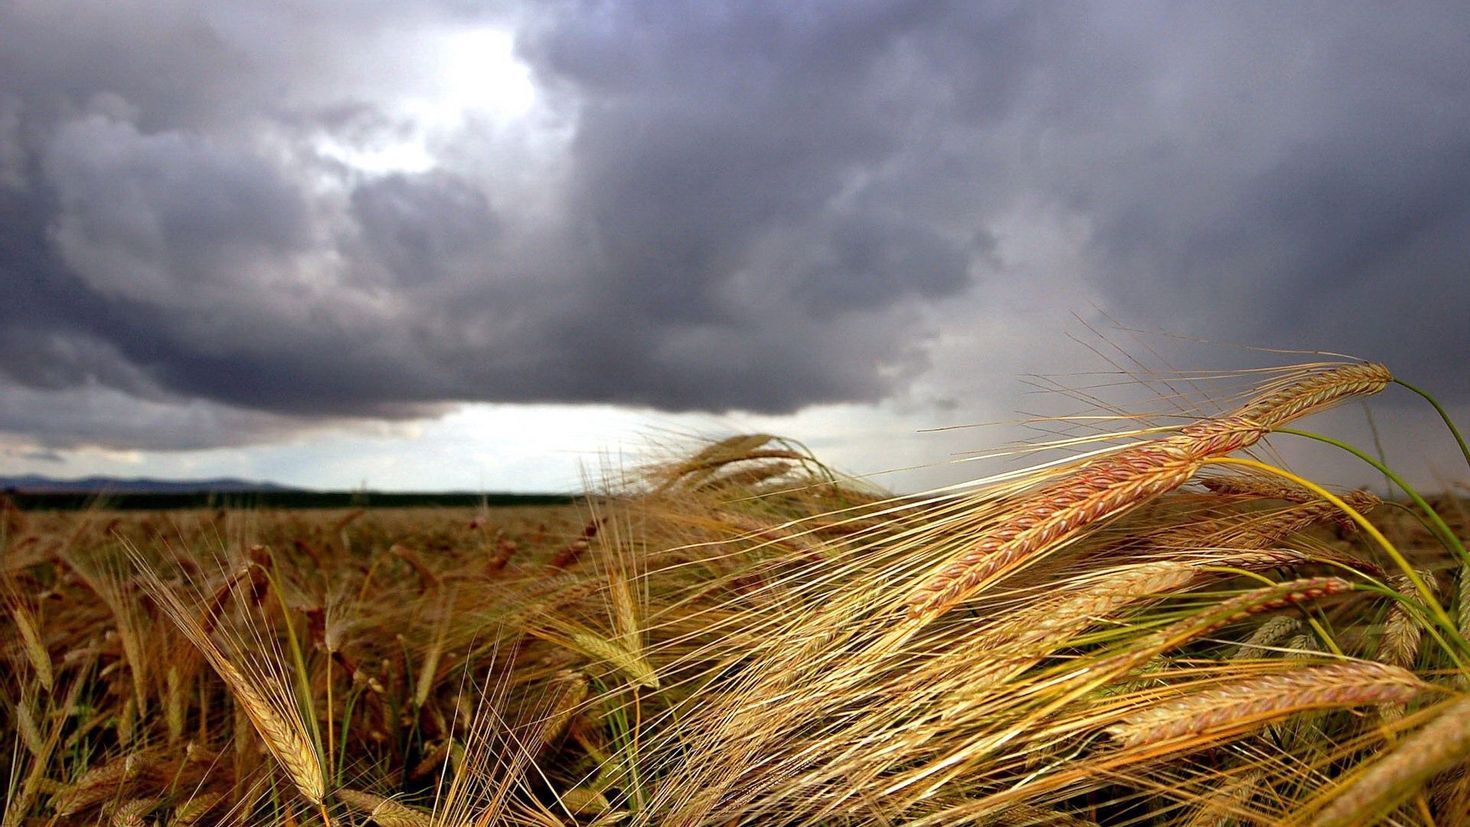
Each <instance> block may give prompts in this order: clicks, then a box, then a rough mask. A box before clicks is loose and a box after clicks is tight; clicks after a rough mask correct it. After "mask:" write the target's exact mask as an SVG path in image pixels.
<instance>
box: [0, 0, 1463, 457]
mask: <svg viewBox="0 0 1470 827" xmlns="http://www.w3.org/2000/svg"><path fill="white" fill-rule="evenodd" d="M477 38H478V39H477ZM1467 42H1470V10H1467V9H1466V8H1464V7H1463V5H1461V4H1443V5H1421V6H1413V7H1388V6H1384V5H1354V6H1342V5H1313V4H1296V5H1291V6H1276V5H1267V4H1261V5H1254V6H1246V7H1239V6H1237V7H1231V8H1228V9H1227V8H1221V7H1210V6H1203V5H1197V6H1180V5H1177V4H1159V5H1156V6H1144V5H1138V4H1130V5H1128V6H1126V7H1125V6H1118V5H1113V4H1095V5H1071V6H1066V7H1062V6H1054V5H1042V4H1010V3H996V4H972V3H956V4H943V3H929V2H912V3H905V2H888V3H795V4H793V3H759V2H752V3H738V4H715V3H706V2H689V3H685V4H671V3H664V2H658V3H652V2H648V3H641V2H617V3H592V2H585V3H584V2H565V3H551V4H539V3H536V4H524V5H517V4H505V5H501V6H497V7H495V8H493V9H491V10H488V11H482V10H479V9H478V8H477V7H476V5H475V4H464V5H460V4H452V3H430V2H425V3H393V4H387V3H383V4H378V3H365V4H351V5H350V6H349V5H346V4H344V5H341V6H335V7H333V6H328V5H325V4H323V5H308V6H303V7H301V8H299V9H296V10H294V11H293V10H289V9H288V8H286V7H275V6H260V5H259V4H251V3H235V2H226V0H216V2H212V3H208V4H194V3H182V2H180V3H139V4H118V3H110V2H109V3H103V2H96V3H79V4H72V5H70V6H69V8H68V10H67V11H66V12H65V13H64V14H63V13H62V12H61V11H60V10H59V9H58V8H57V7H56V6H55V5H54V4H45V3H12V4H6V5H5V6H3V7H0V286H3V291H4V293H5V301H3V302H0V398H3V399H4V402H3V403H0V431H3V432H9V433H12V434H20V435H22V436H25V437H27V438H28V439H29V440H30V441H31V442H33V443H34V444H35V445H37V446H40V447H43V448H48V449H49V448H58V447H60V448H64V447H69V446H76V445H100V446H106V447H117V448H178V449H187V448H199V447H208V446H211V445H223V444H243V443H249V442H251V441H259V440H269V439H275V438H279V437H280V436H281V435H282V434H286V433H291V432H293V430H295V429H300V428H308V427H318V426H321V425H322V424H323V423H331V422H340V421H344V420H353V419H369V420H382V419H387V420H409V419H414V418H419V417H426V416H435V415H438V414H441V413H443V412H444V411H447V410H450V409H452V407H453V406H454V405H456V404H458V403H464V402H475V401H492V402H528V403H529V402H561V403H584V402H585V403H592V402H596V403H612V404H620V405H631V406H646V407H650V408H654V409H659V410H666V411H712V412H721V411H731V410H739V411H751V412H757V413H786V412H791V411H795V410H799V409H802V408H804V407H807V406H811V405H815V404H819V403H832V402H877V401H880V400H891V399H895V398H899V397H902V396H904V395H905V394H907V393H909V392H911V391H912V390H913V388H914V387H915V384H916V382H919V381H920V380H921V379H922V378H923V377H925V376H930V375H932V374H933V372H935V371H940V370H952V369H953V366H954V365H956V364H962V363H963V361H964V360H963V359H962V358H960V357H961V355H960V354H956V353H954V352H952V351H947V350H946V348H953V347H954V346H955V345H954V344H953V341H954V340H955V339H956V336H955V335H954V334H956V333H960V332H963V331H962V330H961V328H962V327H964V326H968V325H973V326H974V327H975V328H986V327H996V328H1004V329H1008V330H1011V329H1014V330H1015V335H1014V336H1013V337H1011V338H1010V339H1008V340H1007V341H1005V342H1001V343H1000V346H999V348H1000V349H999V350H995V351H991V352H988V353H986V354H984V356H985V358H986V360H987V362H988V363H989V364H990V365H991V366H992V367H991V368H987V369H989V370H996V371H998V372H1000V373H1002V374H1006V373H1009V372H1011V371H1009V370H1006V369H1005V367H1004V362H1005V361H1006V359H1007V357H1008V355H1009V354H1020V353H1024V352H1026V351H1028V350H1031V349H1034V348H1037V347H1042V346H1044V345H1043V340H1046V339H1054V338H1056V337H1057V335H1058V332H1057V331H1055V330H1052V331H1047V330H1024V329H1016V327H1015V326H1014V325H1010V327H1007V325H1008V319H1006V318H1005V314H1006V313H1007V312H1008V311H1009V308H1010V307H1012V306H1013V304H1014V302H1015V301H1022V299H1019V298H1016V297H1022V296H1025V295H1026V294H1028V293H1035V292H1041V293H1043V294H1044V295H1043V296H1042V297H1041V299H1040V300H1041V301H1052V302H1054V303H1056V304H1057V305H1058V307H1059V308H1060V309H1062V310H1063V311H1065V310H1074V309H1075V310H1086V308H1085V307H1082V308H1079V307H1071V306H1068V304H1069V302H1073V301H1095V302H1100V303H1101V305H1102V306H1103V309H1104V310H1106V311H1107V312H1108V313H1110V314H1112V315H1114V316H1115V317H1117V318H1120V319H1122V320H1124V321H1126V322H1128V323H1132V324H1139V325H1145V326H1152V327H1156V328H1159V329H1164V330H1169V331H1175V332H1180V333H1187V334H1190V335H1195V336H1202V337H1216V338H1220V339H1224V340H1230V341H1240V342H1247V343H1250V344H1259V345H1265V346H1275V347H1307V348H1325V349H1331V350H1336V351H1347V352H1352V353H1356V354H1359V355H1362V356H1364V357H1367V358H1374V359H1379V360H1383V361H1386V362H1388V363H1390V364H1403V365H1412V367H1413V372H1414V374H1415V378H1416V380H1418V381H1420V382H1421V383H1422V384H1432V385H1435V386H1437V387H1439V388H1440V389H1441V390H1443V391H1444V392H1445V393H1447V394H1449V395H1450V396H1452V397H1454V396H1455V395H1456V394H1458V395H1459V397H1458V398H1459V399H1460V400H1461V401H1463V400H1464V399H1466V398H1467V397H1470V386H1467V384H1466V383H1465V381H1464V373H1463V370H1464V368H1463V365H1464V361H1465V358H1466V357H1467V355H1470V322H1467V319H1470V272H1467V269H1470V91H1467V88H1466V85H1465V83H1464V78H1466V77H1470V49H1467V48H1466V43H1467ZM466 44H468V45H466ZM496 44H502V45H503V47H504V49H505V54H504V55H503V60H501V62H500V63H493V62H485V61H482V60H473V59H469V60H464V61H461V62H460V63H456V62H455V61H456V60H459V59H460V58H458V57H456V55H459V56H460V57H464V56H465V55H466V54H468V56H469V58H474V57H475V55H476V50H480V51H484V50H493V49H495V48H499V47H497V45H496ZM466 49H468V50H469V52H468V53H466V52H465V50H466ZM466 67H469V68H466ZM477 67H478V68H477ZM497 67H498V68H497ZM467 71H468V72H471V73H473V72H474V71H481V72H483V73H484V74H483V75H482V76H479V77H476V76H474V75H473V74H471V76H470V77H469V78H468V82H467V83H465V82H462V81H464V80H465V78H462V77H461V78H460V81H461V82H453V83H452V82H451V81H453V80H454V79H455V78H456V77H459V76H461V75H463V74H464V73H465V72H467ZM477 84H478V85H477ZM1025 215H1043V216H1048V217H1049V219H1050V220H1051V222H1052V225H1053V226H1055V227H1065V228H1067V229H1066V231H1065V233H1064V236H1065V237H1064V238H1063V239H1062V241H1063V242H1065V243H1066V244H1067V245H1069V247H1070V248H1074V249H1075V250H1076V251H1077V254H1076V257H1075V270H1074V271H1072V272H1069V273H1067V274H1066V275H1065V278H1063V279H1062V280H1061V281H1058V280H1057V278H1056V276H1055V275H1053V276H1052V277H1051V278H1050V279H1047V280H1041V279H1039V278H1038V277H1036V276H1035V275H1034V271H1035V270H1036V269H1037V266H1038V265H1037V264H1036V262H1035V261H1033V260H1031V259H1030V258H1028V257H1027V253H1026V252H1025V251H1026V250H1028V249H1029V250H1033V251H1034V250H1035V249H1036V246H1037V244H1036V243H1035V242H1034V240H1031V241H1029V242H1028V239H1029V238H1030V236H1029V235H1028V234H1029V233H1030V232H1031V231H1030V230H1028V229H1027V227H1026V226H1025V223H1024V222H1022V221H1019V220H1018V216H1025ZM1032 279H1037V280H1036V281H1034V282H1033V281H1031V280H1032ZM1083 297H1086V298H1085V299H1084V298H1083ZM1033 300H1034V299H1033ZM1028 337H1034V338H1032V339H1028ZM958 338H960V339H963V338H964V337H963V336H961V337H958ZM1048 346H1049V345H1048ZM977 356H978V354H977ZM997 364H999V365H1001V366H1000V367H998V368H997V367H994V366H995V365H997ZM941 380H942V377H941ZM930 384H933V385H938V386H944V385H945V384H946V383H945V382H944V381H933V382H931V383H930ZM950 384H963V383H962V382H958V383H950ZM130 403H136V405H137V406H138V408H137V410H138V411H145V412H146V414H138V415H128V414H126V413H124V410H125V408H126V407H127V405H128V404H130ZM62 409H64V411H65V413H64V415H48V412H49V411H56V410H62Z"/></svg>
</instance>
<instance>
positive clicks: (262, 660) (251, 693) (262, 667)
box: [129, 548, 327, 808]
mask: <svg viewBox="0 0 1470 827" xmlns="http://www.w3.org/2000/svg"><path fill="white" fill-rule="evenodd" d="M129 551H130V553H131V554H132V556H133V561H134V564H135V565H136V566H137V567H138V569H139V571H140V573H141V575H142V582H143V585H144V588H145V589H147V591H148V593H149V594H150V595H151V596H152V597H153V599H154V600H155V602H156V603H157V604H158V606H159V608H160V609H162V611H163V613H164V614H165V615H166V616H167V617H168V618H169V620H171V621H172V622H173V624H174V625H175V626H177V627H178V629H179V631H180V632H181V633H182V634H183V635H184V637H186V638H188V640H189V642H190V643H192V644H194V647H195V648H196V649H198V650H199V652H200V654H202V655H203V656H204V659H205V660H206V661H207V662H208V663H209V665H210V666H211V667H213V669H214V671H215V673H216V674H218V675H219V677H220V679H221V680H223V681H224V684H225V686H226V687H227V688H228V689H229V692H230V695H231V696H232V697H233V698H234V699H235V703H236V704H237V705H238V708H239V709H240V711H242V712H243V713H244V715H245V717H246V718H247V719H248V720H249V722H250V724H251V726H252V728H253V729H254V730H255V733H256V734H257V735H258V736H259V737H260V739H261V741H262V742H263V743H264V744H265V747H266V750H267V751H268V752H269V753H270V754H271V756H272V757H273V758H275V759H276V761H277V763H279V764H280V766H281V768H282V769H283V770H285V772H286V776H287V777H288V778H289V779H290V780H291V782H292V784H293V785H294V786H295V787H296V790H297V791H298V792H299V793H300V794H301V795H302V796H303V797H304V798H306V799H307V800H308V801H310V802H311V803H312V804H314V805H316V806H317V807H319V808H320V807H322V806H324V803H325V801H326V797H327V783H326V773H325V770H324V764H323V760H322V750H321V748H320V746H319V745H318V744H317V742H316V739H315V738H314V737H313V734H314V731H315V730H314V728H313V727H312V726H309V725H308V723H307V721H306V719H305V717H304V716H303V713H302V701H301V700H300V699H299V698H298V697H297V693H296V689H295V688H294V687H293V684H292V681H291V679H290V677H289V675H288V673H287V668H286V667H285V666H284V665H283V663H282V660H283V656H282V654H281V653H280V651H279V649H278V648H277V646H276V644H275V643H274V641H273V640H271V641H267V640H266V638H265V636H264V635H263V634H256V635H255V639H254V640H243V639H236V638H233V637H230V633H229V632H228V631H227V630H226V629H225V628H224V627H223V626H220V625H216V627H215V629H214V631H213V633H211V632H210V631H209V630H208V629H206V627H205V622H206V618H207V616H208V614H209V613H208V612H207V611H204V607H203V605H202V602H201V604H200V605H198V606H193V607H191V606H190V605H188V604H187V603H185V601H184V598H182V597H181V596H180V595H179V593H178V591H177V590H176V589H175V587H173V586H172V585H170V584H168V583H166V582H164V581H163V579H162V578H161V577H160V576H159V575H158V573H157V572H156V571H155V570H154V569H153V568H152V567H151V566H150V565H149V563H148V561H147V560H146V559H144V558H143V557H142V555H141V554H139V553H138V552H137V551H136V550H134V549H131V548H130V549H129ZM308 708H309V704H308Z"/></svg>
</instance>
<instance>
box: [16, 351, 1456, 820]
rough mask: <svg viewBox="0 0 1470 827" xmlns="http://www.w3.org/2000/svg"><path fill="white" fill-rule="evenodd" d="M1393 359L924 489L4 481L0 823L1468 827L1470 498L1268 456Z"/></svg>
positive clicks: (1341, 368)
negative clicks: (383, 498) (1004, 471)
mask: <svg viewBox="0 0 1470 827" xmlns="http://www.w3.org/2000/svg"><path fill="white" fill-rule="evenodd" d="M1390 382H1392V377H1390V376H1389V375H1388V374H1387V372H1386V371H1385V370H1384V369H1383V368H1381V367H1379V366H1376V365H1367V364H1336V365H1308V366H1299V367H1296V368H1292V369H1289V370H1283V371H1280V372H1278V373H1274V374H1265V375H1263V376H1261V377H1259V381H1258V382H1257V384H1256V387H1255V388H1254V389H1253V391H1252V392H1251V393H1250V394H1249V395H1247V396H1246V397H1244V398H1243V399H1242V400H1237V402H1236V403H1235V404H1232V405H1222V406H1221V408H1222V410H1220V411H1219V413H1218V414H1215V415H1209V416H1199V417H1196V418H1194V419H1192V420H1190V421H1188V422H1186V423H1184V424H1178V423H1175V424H1172V425H1167V426H1160V427H1143V426H1137V427H1134V428H1132V429H1130V430H1125V431H1108V432H1107V433H1103V434H1085V435H1083V436H1078V437H1075V438H1073V437H1068V438H1067V440H1066V441H1065V444H1064V445H1063V446H1062V447H1065V448H1066V449H1068V450H1069V451H1071V452H1072V455H1071V457H1070V458H1068V459H1066V460H1064V461H1055V462H1051V463H1050V464H1041V465H1032V466H1031V467H1030V468H1028V469H1027V470H1023V471H1017V472H1014V473H1012V474H1010V475H1007V476H1004V477H1000V478H994V479H990V480H987V481H984V482H982V483H977V484H975V485H973V486H967V487H964V488H961V489H956V490H953V491H947V492H939V493H935V494H930V495H925V496H908V497H894V496H891V495H888V494H886V493H885V492H882V491H879V490H876V489H874V488H872V487H871V486H868V485H865V484H862V483H860V482H857V481H853V480H849V479H847V478H845V477H843V476H842V475H840V474H839V473H837V472H835V471H833V470H831V469H829V468H828V467H826V466H825V465H823V464H822V463H821V462H820V461H819V459H818V458H816V457H813V456H811V455H810V454H809V453H808V452H807V451H806V450H805V449H803V448H802V447H801V446H799V445H796V444H794V443H790V442H786V441H783V440H781V439H778V438H775V437H772V436H769V435H763V434H762V435H751V436H742V437H731V438H728V439H724V440H721V441H718V442H711V443H708V444H704V445H699V446H694V447H691V448H690V449H689V450H688V451H687V452H686V453H684V454H683V455H682V456H674V457H670V458H669V459H668V460H667V461H664V462H660V463H657V464H652V465H649V466H646V467H643V468H639V469H635V470H634V471H632V472H630V473H629V474H627V475H626V477H621V478H618V479H615V480H609V481H608V482H607V486H606V490H605V491H603V492H600V493H599V494H598V495H597V496H595V497H592V498H589V499H588V500H586V501H584V502H578V503H574V504H572V505H563V506H538V507H517V508H392V509H389V508H378V509H366V510H362V509H334V510H291V509H268V508H255V509H226V510H178V511H159V512H148V511H127V512H121V511H105V510H97V509H93V510H86V511H79V512H64V511H44V510H35V509H30V510H22V509H20V508H17V507H15V506H14V505H13V504H7V505H6V506H5V509H4V515H3V534H0V599H3V606H4V612H5V613H6V615H7V625H6V626H5V631H4V633H3V637H0V658H3V659H4V667H3V676H0V700H3V702H4V710H3V713H0V714H3V719H0V721H3V724H4V729H3V734H4V736H5V747H6V749H5V750H4V754H3V755H0V772H3V773H4V777H5V781H4V785H5V805H4V821H3V824H4V827H21V826H22V825H49V824H56V825H61V824H91V823H102V824H115V825H143V824H150V825H186V824H242V825H265V824H303V825H305V824H318V825H319V824H323V823H331V824H340V825H364V824H371V823H375V824H378V825H381V826H382V827H408V825H446V826H448V825H453V826H454V827H459V825H501V824H514V825H548V827H549V826H550V825H573V824H600V825H611V824H628V825H690V826H691V827H692V826H693V825H787V824H789V825H797V824H810V825H834V826H835V825H874V826H875V827H877V826H879V825H898V824H906V825H932V826H933V827H941V826H942V825H957V824H977V825H978V824H994V825H1018V824H1035V825H1081V824H1137V825H1155V824H1178V825H1215V824H1218V825H1224V824H1279V823H1301V824H1318V825H1357V824H1367V823H1376V822H1382V823H1389V824H1415V825H1419V824H1423V825H1429V824H1434V825H1455V824H1470V819H1467V816H1466V813H1467V812H1470V775H1467V772H1466V771H1467V768H1470V642H1467V637H1470V577H1467V576H1466V572H1467V564H1470V557H1467V556H1466V553H1465V549H1464V545H1463V544H1464V540H1465V538H1466V537H1467V535H1470V519H1467V514H1466V511H1467V509H1466V504H1465V503H1464V502H1463V501H1462V500H1460V499H1456V498H1454V497H1449V496H1436V497H1429V498H1427V499H1426V498H1422V497H1420V496H1419V495H1418V493H1417V492H1413V491H1409V490H1406V489H1400V490H1397V491H1396V493H1395V495H1394V497H1393V499H1392V500H1391V501H1389V502H1382V501H1380V499H1379V498H1378V497H1377V496H1374V495H1373V494H1370V493H1368V492H1365V491H1340V490H1329V489H1327V488H1323V487H1321V486H1318V485H1317V484H1316V483H1314V482H1312V481H1310V480H1305V479H1302V478H1300V477H1296V476H1295V475H1293V474H1291V473H1290V472H1289V471H1287V470H1285V469H1283V468H1281V467H1279V466H1278V465H1276V464H1273V463H1272V462H1271V459H1270V457H1271V454H1270V453H1269V452H1263V453H1252V452H1253V451H1256V450H1258V449H1259V448H1261V447H1262V446H1263V445H1264V444H1265V443H1264V442H1263V440H1264V439H1265V438H1266V437H1268V436H1270V437H1271V438H1273V439H1275V438H1298V439H1305V438H1309V437H1307V436H1303V435H1300V434H1297V433H1294V432H1292V431H1293V429H1295V428H1296V427H1298V426H1297V425H1296V423H1297V421H1298V420H1300V419H1302V418H1303V417H1306V416H1309V415H1310V414H1312V413H1314V412H1316V411H1319V410H1321V409H1324V408H1326V407H1329V406H1331V405H1333V404H1336V403H1339V402H1341V401H1343V400H1347V399H1352V398H1357V397H1362V396H1367V395H1371V394H1375V393H1377V392H1379V391H1381V390H1383V389H1384V388H1385V387H1386V386H1387V385H1388V384H1389V383H1390ZM1135 424H1136V423H1135ZM1450 444H1453V442H1451V443H1450ZM1323 447H1324V449H1325V450H1340V447H1339V446H1333V445H1324V446H1323ZM1251 457H1257V458H1255V459H1252V458H1251ZM1453 459H1454V460H1455V461H1456V462H1459V458H1458V457H1455V458H1453ZM1467 460H1470V457H1467ZM1364 461H1365V462H1370V463H1371V462H1373V460H1372V459H1371V457H1370V456H1368V457H1365V459H1364ZM1383 470H1386V471H1387V472H1388V473H1390V474H1391V473H1392V469H1383ZM1373 473H1375V474H1377V473H1379V472H1378V471H1377V470H1375V471H1374V472H1373Z"/></svg>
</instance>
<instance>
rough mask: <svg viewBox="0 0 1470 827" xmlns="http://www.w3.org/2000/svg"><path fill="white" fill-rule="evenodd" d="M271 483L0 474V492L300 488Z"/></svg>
mask: <svg viewBox="0 0 1470 827" xmlns="http://www.w3.org/2000/svg"><path fill="white" fill-rule="evenodd" d="M300 490H302V489H299V488H291V487H289V486H285V485H276V484H275V483H271V482H251V481H250V480H242V479H236V478H234V477H216V478H214V479H205V480H159V479H151V478H148V477H131V478H128V477H82V478H80V479H70V480H63V479H54V478H52V477H43V476H40V475H38V474H24V475H22V476H18V477H0V491H19V492H23V493H27V494H94V493H107V494H193V493H197V492H209V493H218V494H229V493H239V492H247V493H260V492H291V491H300Z"/></svg>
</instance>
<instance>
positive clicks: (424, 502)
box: [0, 491, 577, 511]
mask: <svg viewBox="0 0 1470 827" xmlns="http://www.w3.org/2000/svg"><path fill="white" fill-rule="evenodd" d="M0 500H8V501H9V502H11V503H12V504H14V506H15V507H16V508H19V509H21V510H22V511H77V510H81V509H86V508H104V509H115V510H118V511H162V510H168V509H179V508H435V507H438V508H453V507H477V506H481V505H484V506H487V507H491V508H499V507H506V506H542V505H567V504H569V503H572V502H574V501H576V500H577V497H576V496H575V495H572V494H474V493H467V492H447V493H411V494H389V493H381V492H376V491H259V492H250V491H231V492H228V493H217V492H209V491H189V492H168V493H163V492H128V493H117V494H108V493H98V492H72V491H66V492H25V491H6V492H4V493H3V494H0Z"/></svg>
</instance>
